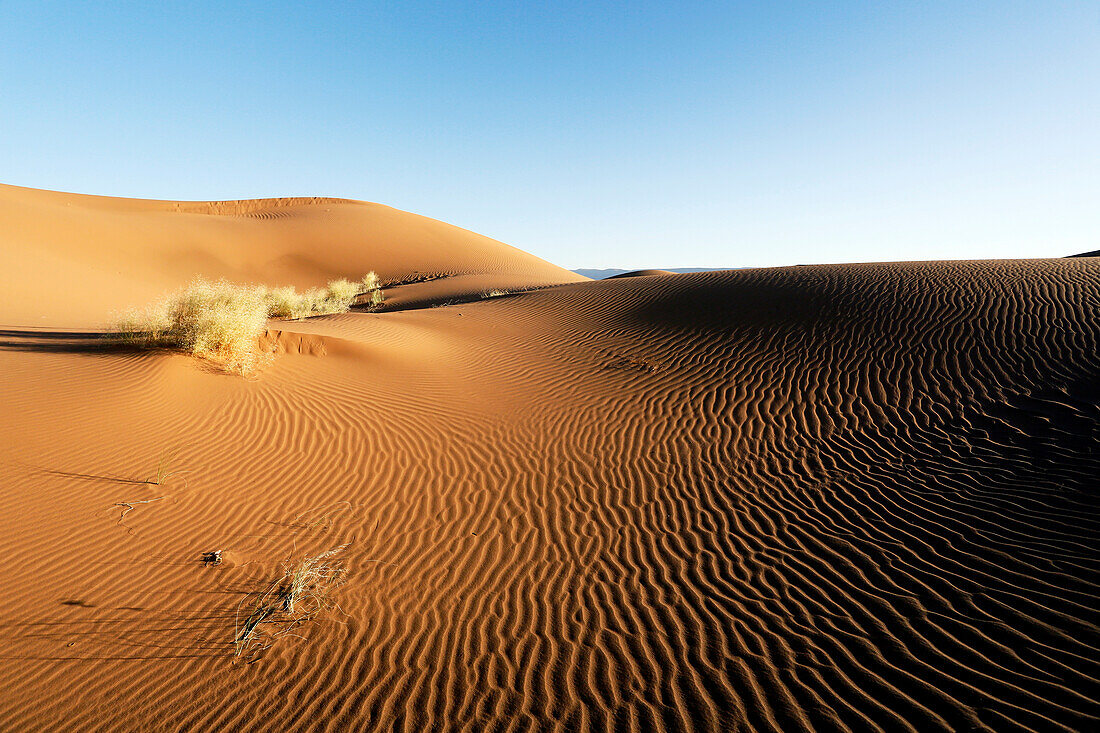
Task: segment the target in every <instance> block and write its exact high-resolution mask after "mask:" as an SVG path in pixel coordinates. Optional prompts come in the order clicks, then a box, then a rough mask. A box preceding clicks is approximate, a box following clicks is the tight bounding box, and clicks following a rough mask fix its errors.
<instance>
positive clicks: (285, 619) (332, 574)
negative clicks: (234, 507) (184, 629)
mask: <svg viewBox="0 0 1100 733" xmlns="http://www.w3.org/2000/svg"><path fill="white" fill-rule="evenodd" d="M345 549H347V545H340V546H339V547H335V548H333V549H331V550H328V551H326V552H322V553H321V554H319V555H313V556H311V557H306V558H303V559H301V560H299V561H297V562H293V563H291V562H288V563H284V565H283V574H282V577H280V578H279V579H278V580H275V581H273V582H272V583H270V584H269V585H268V586H267V587H266V588H265V589H264V590H263V591H261V592H260V593H257V594H254V595H250V596H247V597H246V598H245V599H244V600H242V601H241V603H240V605H239V606H238V607H237V622H236V628H235V636H234V644H235V656H236V657H241V656H243V655H245V654H247V653H250V652H252V651H263V650H264V649H266V648H267V647H269V646H270V645H271V644H272V643H274V641H275V640H276V639H278V638H279V637H281V636H285V635H286V634H288V633H290V631H292V630H293V629H294V628H296V627H297V626H298V625H300V624H301V623H302V622H304V621H307V620H309V619H311V618H313V617H314V616H316V615H317V614H319V613H321V612H322V611H325V610H328V609H330V608H333V607H334V606H335V604H334V603H333V602H332V598H331V594H332V591H333V589H335V588H336V587H337V586H339V585H340V584H341V583H342V582H343V579H344V574H345V572H346V571H347V569H346V568H345V567H344V565H343V563H342V562H341V561H340V560H338V559H334V558H335V556H336V555H339V554H340V553H342V552H343V551H344V550H345ZM246 604H247V605H248V607H249V608H250V610H249V613H248V616H246V617H245V619H244V621H243V622H242V621H241V620H240V617H241V608H242V607H243V606H245V605H246ZM263 624H278V628H277V629H276V630H275V631H273V632H271V633H269V634H267V635H266V636H265V637H264V638H261V633H260V632H261V625H263Z"/></svg>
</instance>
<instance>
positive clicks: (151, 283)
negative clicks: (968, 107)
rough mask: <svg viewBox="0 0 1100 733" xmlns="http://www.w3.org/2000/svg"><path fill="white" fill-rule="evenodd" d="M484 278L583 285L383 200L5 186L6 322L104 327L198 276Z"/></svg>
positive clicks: (2, 269)
mask: <svg viewBox="0 0 1100 733" xmlns="http://www.w3.org/2000/svg"><path fill="white" fill-rule="evenodd" d="M370 270H375V271H376V272H378V274H379V275H380V276H381V277H382V278H383V279H386V280H402V279H407V278H410V277H426V276H434V275H442V274H447V275H458V274H464V275H471V276H481V279H480V280H479V281H478V283H477V285H478V287H521V286H530V285H544V284H547V283H560V282H574V281H577V280H583V279H584V278H582V277H581V276H579V275H576V274H574V273H571V272H569V271H567V270H564V269H562V268H559V267H556V266H554V265H551V264H550V263H548V262H545V261H544V260H540V259H539V258H537V257H535V256H533V255H530V254H527V253H526V252H523V251H520V250H518V249H516V248H514V247H510V246H508V245H506V244H502V243H501V242H497V241H495V240H492V239H489V238H488V237H483V236H481V235H479V234H474V233H473V232H469V231H466V230H464V229H459V228H458V227H454V226H451V225H449V224H444V223H443V222H439V221H435V220H434V219H428V218H426V217H423V216H417V215H415V214H410V213H407V212H404V211H398V210H397V209H392V208H390V207H388V206H382V205H380V204H370V203H365V202H362V201H350V200H346V199H326V198H287V199H257V200H246V201H216V202H179V201H149V200H142V199H120V198H110V197H105V196H83V195H77V194H68V193H57V192H53V191H40V190H36V189H29V188H19V187H15V186H5V185H0V273H2V276H0V277H2V278H3V288H2V290H0V325H2V326H67V327H71V326H89V327H94V326H97V325H102V324H103V323H104V322H105V321H106V320H107V319H108V317H109V316H110V314H111V312H112V311H115V310H119V309H123V308H128V307H134V306H141V305H144V304H146V303H147V302H149V301H151V300H154V299H156V298H158V297H159V296H160V295H162V294H163V293H164V292H165V291H166V290H171V289H175V288H177V287H179V286H181V285H183V284H185V283H186V282H188V281H189V280H190V279H191V278H192V277H194V276H196V275H203V276H205V277H208V278H220V277H225V278H228V279H230V280H233V281H236V282H241V283H264V284H268V285H280V284H286V285H295V286H298V287H300V288H305V287H313V286H318V285H323V284H324V282H325V281H326V280H329V279H332V278H337V277H349V276H350V277H354V278H358V277H360V276H362V275H363V274H364V273H366V272H368V271H370Z"/></svg>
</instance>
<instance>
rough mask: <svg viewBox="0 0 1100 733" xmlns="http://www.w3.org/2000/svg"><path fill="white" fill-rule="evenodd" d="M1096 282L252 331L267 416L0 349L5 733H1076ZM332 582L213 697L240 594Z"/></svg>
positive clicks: (841, 288) (765, 287) (223, 381)
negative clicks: (521, 732) (263, 348)
mask: <svg viewBox="0 0 1100 733" xmlns="http://www.w3.org/2000/svg"><path fill="white" fill-rule="evenodd" d="M1098 273H1100V270H1098V269H1097V265H1095V264H1094V263H1092V262H1090V261H1088V260H1061V261H1054V260H1050V261H1032V262H997V263H982V262H974V263H939V264H928V263H909V264H891V265H861V266H822V267H800V268H788V269H777V270H753V271H738V272H726V273H703V274H697V275H696V274H692V275H671V276H655V277H644V278H625V279H617V280H609V281H601V282H586V283H578V284H573V285H564V286H561V287H556V288H550V289H548V290H543V291H538V292H529V293H523V294H516V295H510V296H506V297H500V298H494V299H492V300H488V301H484V302H477V303H466V304H461V305H455V306H451V307H447V308H434V309H427V310H413V311H398V312H391V313H383V314H368V313H351V314H345V315H341V316H334V317H325V318H318V319H312V320H310V321H306V322H301V323H293V324H290V323H274V322H273V324H272V329H273V330H272V331H271V333H270V335H269V338H270V341H271V343H273V344H276V346H277V349H278V350H279V351H280V352H281V353H280V355H279V356H278V358H277V359H276V360H275V362H274V363H273V364H272V365H271V366H270V367H269V368H268V369H267V370H266V371H265V372H264V373H263V374H262V375H260V377H259V378H258V379H256V380H255V381H251V382H250V381H245V380H242V379H237V378H232V377H226V376H223V375H218V374H214V373H211V372H208V371H206V370H204V369H202V368H201V367H200V366H197V365H196V364H195V363H194V362H193V361H191V360H189V359H187V358H186V357H182V356H175V355H158V354H144V355H143V354H132V353H125V352H122V353H112V352H103V351H101V350H97V349H96V348H94V347H91V346H89V345H88V344H87V343H86V342H85V341H84V340H82V338H81V337H80V335H79V334H75V335H74V334H56V335H54V336H50V335H38V336H37V337H35V339H29V338H26V337H24V336H19V335H16V336H12V335H10V334H9V335H8V337H7V338H6V339H5V340H4V346H3V348H0V368H3V369H4V373H5V374H6V375H7V378H6V379H5V380H4V381H3V382H2V383H0V399H2V400H3V403H4V404H5V405H7V406H8V408H7V409H8V413H7V418H6V419H5V420H4V421H3V423H2V425H0V446H3V447H0V499H2V500H3V502H4V504H5V506H6V508H7V511H6V512H5V513H4V514H3V515H2V517H0V550H2V551H3V552H4V553H5V555H6V556H7V557H9V558H16V557H17V558H19V562H13V563H8V564H6V565H5V566H4V567H3V568H2V569H0V576H2V580H0V582H2V583H3V587H4V588H6V589H7V596H8V600H7V602H6V611H5V616H6V618H5V621H4V624H3V626H2V630H0V635H2V640H3V643H4V647H5V649H6V651H5V662H4V665H3V671H2V672H0V680H2V682H3V685H4V688H5V690H6V693H5V694H4V698H3V701H2V703H0V728H4V729H24V730H25V729H34V728H36V727H37V728H42V729H48V728H50V727H51V726H54V727H56V726H57V725H61V724H64V725H65V726H70V727H72V728H77V729H88V730H91V729H104V730H111V729H115V730H134V729H140V728H141V726H142V725H149V723H150V721H157V723H158V725H162V726H163V728H164V729H169V730H191V729H195V730H213V729H225V730H237V729H257V730H265V729H270V730H277V729H286V728H287V727H290V728H292V729H303V730H328V731H338V730H347V729H379V730H383V729H384V730H390V729H398V730H409V731H412V730H432V729H440V730H471V731H473V730H488V729H507V728H508V727H509V726H511V727H512V728H514V729H528V728H532V727H538V726H542V727H547V728H558V729H563V730H566V729H568V730H583V729H624V730H638V731H642V730H652V729H655V728H660V727H664V728H667V729H673V730H797V729H804V728H809V729H814V730H845V729H851V730H868V729H878V730H889V731H894V730H914V731H927V730H970V729H972V730H982V729H993V730H1017V729H1031V730H1083V729H1088V728H1091V727H1095V726H1096V725H1097V723H1098V712H1100V711H1098V707H1097V699H1098V696H1100V683H1098V680H1100V669H1098V666H1100V665H1098V659H1100V657H1098V654H1097V647H1098V644H1100V636H1098V634H1097V622H1098V620H1100V619H1098V614H1097V604H1096V592H1097V580H1098V574H1097V571H1098V569H1100V568H1098V559H1100V558H1098V554H1097V548H1096V540H1095V538H1096V537H1097V536H1098V535H1100V532H1098V530H1100V527H1098V526H1097V525H1098V524H1100V522H1098V515H1097V512H1096V508H1097V507H1096V499H1097V475H1098V469H1100V458H1098V454H1097V451H1096V446H1097V441H1098V438H1100V410H1098V399H1097V398H1098V396H1100V395H1098V389H1100V388H1098V387H1097V385H1098V384H1100V382H1098V380H1097V377H1098V376H1100V357H1098V353H1100V352H1098V345H1100V344H1098V339H1100V326H1098V325H1097V319H1096V314H1097V312H1098V308H1100V281H1098V278H1097V275H1098ZM427 285H429V283H425V284H422V285H415V284H414V285H407V286H403V287H404V288H405V289H408V290H409V291H415V289H416V288H418V287H426V286H427ZM404 297H408V298H409V299H410V300H413V301H415V300H416V299H417V298H416V295H415V292H408V293H405V294H404ZM43 384H49V385H50V389H49V390H44V389H43V387H42V385H43ZM105 426H110V430H109V431H105V429H104V428H105ZM166 448H173V449H178V455H176V457H175V460H176V463H177V464H178V465H179V466H180V467H182V470H184V471H185V475H184V476H181V477H179V478H173V479H170V480H169V481H167V482H166V484H165V485H164V486H163V487H151V486H145V485H140V484H139V483H135V482H139V481H140V480H141V479H143V478H144V477H145V476H146V475H147V474H148V473H149V472H150V471H151V470H153V468H154V467H155V465H156V462H157V460H158V456H159V455H160V454H161V452H162V451H163V450H165V449H166ZM160 495H164V497H165V498H163V499H161V500H159V501H158V502H154V503H149V504H146V505H139V506H138V507H137V508H136V509H135V510H134V511H133V512H131V513H129V514H128V515H127V516H126V518H125V520H124V521H123V522H122V523H121V524H120V523H117V522H116V519H117V515H118V509H117V508H116V509H115V510H114V513H111V504H112V503H114V502H121V501H132V500H137V499H146V498H155V497H157V496H160ZM319 517H325V518H326V519H325V521H323V522H321V521H317V520H318V518H319ZM346 542H350V543H351V545H350V547H349V549H348V551H347V556H348V561H349V566H350V573H349V582H348V584H347V585H346V586H344V587H343V588H341V589H340V591H339V594H338V596H339V605H340V612H339V613H338V612H333V613H331V614H328V615H326V616H324V617H322V618H320V619H318V620H316V621H314V622H312V623H311V624H308V625H306V626H305V627H303V628H302V629H301V630H300V632H298V634H299V636H295V637H288V638H286V639H284V640H282V641H280V642H279V644H277V645H276V646H275V647H274V648H272V649H271V650H269V651H268V652H267V653H266V654H265V655H263V656H262V657H260V658H259V659H258V660H257V661H256V662H255V663H253V664H249V665H242V666H236V667H235V666H232V665H231V664H230V651H229V650H230V647H231V644H230V643H229V642H230V641H231V639H232V633H233V632H232V628H233V613H234V609H235V607H236V605H237V604H238V603H239V601H240V598H241V597H242V594H243V593H244V592H246V591H247V590H250V589H254V588H255V587H257V585H258V584H260V583H262V582H263V581H264V580H266V579H269V578H270V577H271V576H272V573H274V572H276V570H277V564H278V561H279V560H280V559H282V558H284V557H286V556H287V555H291V554H293V553H295V552H297V553H299V554H301V553H304V552H313V551H320V550H322V549H327V548H330V547H334V546H337V545H340V544H343V543H346ZM214 548H224V549H225V550H226V557H227V560H228V561H227V563H226V564H225V566H223V567H221V568H216V569H211V568H204V567H202V565H201V563H198V562H197V557H198V553H200V552H202V551H207V550H210V549H214ZM44 589H46V590H44ZM58 686H63V687H64V689H68V690H72V694H71V695H67V696H51V697H49V698H43V695H42V693H43V692H44V691H45V690H47V689H56V688H57V687H58Z"/></svg>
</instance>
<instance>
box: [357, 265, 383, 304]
mask: <svg viewBox="0 0 1100 733" xmlns="http://www.w3.org/2000/svg"><path fill="white" fill-rule="evenodd" d="M360 282H361V283H362V284H363V292H366V293H369V294H370V304H371V305H372V306H374V305H382V298H383V297H384V296H383V293H382V282H381V281H380V280H379V279H378V275H377V274H376V273H375V272H374V270H371V271H370V272H368V273H367V274H366V275H364V276H363V279H362V280H361V281H360Z"/></svg>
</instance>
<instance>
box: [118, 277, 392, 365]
mask: <svg viewBox="0 0 1100 733" xmlns="http://www.w3.org/2000/svg"><path fill="white" fill-rule="evenodd" d="M362 295H366V296H369V303H370V305H372V306H377V305H380V304H381V303H382V300H383V293H382V287H381V284H380V283H379V281H378V276H377V275H376V274H375V273H373V272H371V273H368V274H367V275H366V276H365V277H363V279H362V280H360V281H358V282H352V281H351V280H345V279H340V280H333V281H331V282H330V283H329V284H328V286H327V287H325V288H313V289H310V290H307V291H305V292H304V293H298V292H297V291H296V290H295V289H294V288H293V287H290V286H284V287H276V288H269V287H266V286H263V285H255V286H249V285H236V284H233V283H230V282H227V281H225V280H218V281H216V282H211V281H209V280H206V279H204V278H198V279H196V280H195V281H194V282H192V283H191V284H190V285H188V286H187V287H185V288H183V289H182V290H179V291H177V292H175V293H173V294H171V295H169V296H168V297H167V298H165V299H164V300H162V301H161V302H159V303H157V304H155V305H153V306H151V307H149V308H145V309H142V310H133V311H129V312H127V313H125V314H123V315H122V316H120V317H119V318H118V319H117V320H116V321H115V323H114V324H113V325H112V328H111V331H110V335H111V336H113V337H114V338H117V339H120V340H122V341H124V342H126V343H130V344H133V345H135V346H141V347H145V348H158V347H160V348H174V349H182V350H184V351H187V352H189V353H191V354H194V355H195V356H198V357H201V358H206V359H210V360H212V361H215V362H217V363H218V364H221V365H222V366H223V367H224V368H225V369H227V370H229V371H234V372H239V373H248V372H251V371H252V370H253V369H255V367H256V365H257V360H258V357H259V354H258V353H257V344H258V341H259V338H260V336H261V335H262V334H263V332H264V329H265V327H266V325H267V320H268V319H269V318H291V319H300V318H308V317H310V316H320V315H328V314H331V313H344V312H346V311H347V310H348V309H349V308H351V306H352V304H354V303H355V301H356V300H357V299H358V298H359V297H360V296H362Z"/></svg>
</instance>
